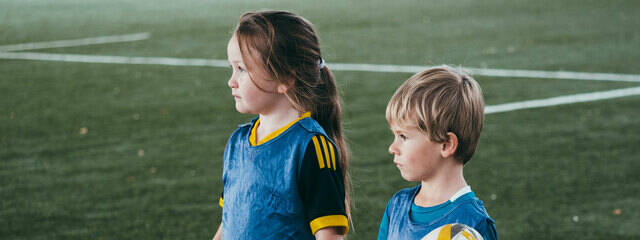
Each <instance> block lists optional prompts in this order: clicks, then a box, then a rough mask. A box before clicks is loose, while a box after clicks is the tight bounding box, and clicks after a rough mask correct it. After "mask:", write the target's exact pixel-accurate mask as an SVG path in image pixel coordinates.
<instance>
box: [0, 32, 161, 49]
mask: <svg viewBox="0 0 640 240" xmlns="http://www.w3.org/2000/svg"><path fill="white" fill-rule="evenodd" d="M149 36H150V34H149V33H147V32H145V33H134V34H126V35H114V36H101V37H92V38H81V39H71V40H59V41H49V42H33V43H21V44H13V45H4V46H0V52H10V51H24V50H34V49H45V48H60V47H76V46H85V45H94V44H105V43H117V42H132V41H139V40H145V39H148V38H149Z"/></svg>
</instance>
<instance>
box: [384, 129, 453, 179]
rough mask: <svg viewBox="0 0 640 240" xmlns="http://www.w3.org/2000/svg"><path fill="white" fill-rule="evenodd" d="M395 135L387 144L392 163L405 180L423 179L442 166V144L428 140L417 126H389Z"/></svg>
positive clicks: (431, 175) (429, 176) (433, 173)
mask: <svg viewBox="0 0 640 240" xmlns="http://www.w3.org/2000/svg"><path fill="white" fill-rule="evenodd" d="M391 131H392V132H393V135H394V136H395V139H394V140H393V143H391V145H389V153H391V154H392V155H393V163H395V164H396V166H397V167H398V169H400V174H401V175H402V178H404V179H405V180H407V181H424V180H428V179H429V178H431V177H433V176H434V175H435V173H436V172H437V171H438V168H439V167H440V166H442V165H443V164H442V161H443V158H442V157H441V155H440V150H441V148H442V144H439V143H435V142H432V141H430V140H429V139H428V138H427V136H426V135H425V134H424V133H422V132H421V131H420V130H419V129H418V128H417V127H411V126H391Z"/></svg>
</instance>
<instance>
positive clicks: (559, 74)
mask: <svg viewBox="0 0 640 240" xmlns="http://www.w3.org/2000/svg"><path fill="white" fill-rule="evenodd" d="M0 59H24V60H43V61H62V62H83V63H116V64H154V65H171V66H206V67H229V64H228V63H227V61H226V60H220V59H202V58H168V57H125V56H99V55H81V54H55V53H35V52H16V53H12V52H0ZM327 65H329V67H330V68H331V70H335V71H367V72H394V73H398V72H401V73H417V72H419V71H422V70H424V69H426V68H427V67H429V66H415V65H413V66H412V65H384V64H355V63H331V64H327ZM463 69H464V70H466V71H468V72H469V73H471V74H472V75H474V76H489V77H526V78H550V79H572V80H596V81H621V82H640V75H637V74H614V73H585V72H566V71H555V72H554V71H534V70H508V69H488V68H463Z"/></svg>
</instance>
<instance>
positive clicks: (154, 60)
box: [0, 52, 640, 114]
mask: <svg viewBox="0 0 640 240" xmlns="http://www.w3.org/2000/svg"><path fill="white" fill-rule="evenodd" d="M0 59H24V60H44V61H62V62H82V63H115V64H152V65H170V66H210V67H228V66H229V63H228V62H227V61H226V60H217V59H199V58H186V59H184V58H163V57H124V56H95V55H79V54H54V53H34V52H0ZM362 65H363V64H339V63H336V64H332V65H331V66H332V69H333V70H343V71H365V70H363V69H364V68H360V67H358V66H362ZM368 65H369V66H375V65H371V64H368ZM379 66H380V68H379V69H378V70H379V71H378V72H392V71H391V70H392V69H393V68H396V70H395V71H393V72H398V70H397V68H403V69H401V70H402V71H400V72H405V71H406V72H411V73H413V72H418V71H421V70H422V69H424V68H425V67H418V66H393V65H379ZM390 66H391V67H390ZM482 70H487V69H482ZM492 71H497V72H499V73H500V72H501V71H502V73H505V72H507V71H509V70H498V69H493V70H492ZM512 71H518V70H512ZM529 72H540V71H529ZM546 73H553V72H546ZM481 74H482V73H480V74H478V73H477V74H476V75H481ZM554 74H562V73H554ZM578 74H584V75H586V76H588V77H591V80H596V79H595V78H594V77H592V76H589V73H578ZM600 75H601V76H604V75H613V76H619V75H621V74H600ZM500 76H501V77H510V75H500ZM550 76H553V74H550ZM624 76H631V77H632V78H630V79H627V80H626V81H629V82H639V81H640V80H638V79H637V78H640V76H638V75H624ZM531 77H540V76H538V75H535V76H531ZM634 77H635V78H634ZM549 78H552V77H549ZM582 80H586V79H582ZM598 80H604V79H598ZM608 81H613V80H608ZM639 94H640V87H632V88H625V89H618V90H611V91H601V92H593V93H583V94H575V95H567V96H559V97H553V98H547V99H538V100H530V101H522V102H513V103H506V104H499V105H492V106H486V107H485V114H492V113H501V112H509V111H515V110H521V109H529V108H541V107H549V106H556V105H563V104H570V103H578V102H589V101H597V100H603V99H610V98H619V97H625V96H632V95H639Z"/></svg>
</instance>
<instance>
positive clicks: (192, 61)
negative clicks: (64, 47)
mask: <svg viewBox="0 0 640 240" xmlns="http://www.w3.org/2000/svg"><path fill="white" fill-rule="evenodd" d="M0 59H23V60H43V61H59V62H81V63H116V64H150V65H169V66H207V67H211V66H212V67H229V62H228V61H227V60H216V59H202V58H166V57H124V56H96V55H80V54H56V53H35V52H0Z"/></svg>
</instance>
